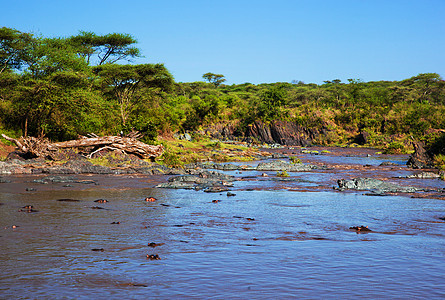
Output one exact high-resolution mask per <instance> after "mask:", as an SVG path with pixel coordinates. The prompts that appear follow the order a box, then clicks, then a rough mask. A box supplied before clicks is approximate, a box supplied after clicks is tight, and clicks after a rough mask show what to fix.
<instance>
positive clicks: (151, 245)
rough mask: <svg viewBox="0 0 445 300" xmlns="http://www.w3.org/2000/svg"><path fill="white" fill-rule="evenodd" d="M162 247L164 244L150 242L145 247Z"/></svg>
mask: <svg viewBox="0 0 445 300" xmlns="http://www.w3.org/2000/svg"><path fill="white" fill-rule="evenodd" d="M162 245H164V243H154V242H151V243H148V245H147V246H148V247H152V248H154V247H158V246H162Z"/></svg>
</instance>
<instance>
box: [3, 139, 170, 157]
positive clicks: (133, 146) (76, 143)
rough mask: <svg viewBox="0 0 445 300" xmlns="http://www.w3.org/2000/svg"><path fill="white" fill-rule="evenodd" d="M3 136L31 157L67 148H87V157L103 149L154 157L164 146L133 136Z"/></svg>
mask: <svg viewBox="0 0 445 300" xmlns="http://www.w3.org/2000/svg"><path fill="white" fill-rule="evenodd" d="M2 137H3V138H5V139H6V140H8V141H11V142H13V143H14V144H15V145H16V146H17V147H19V149H20V151H21V152H23V153H24V154H26V155H27V156H30V157H43V158H47V159H53V160H54V159H55V157H56V156H55V154H56V153H57V152H58V151H60V150H62V149H66V148H79V149H87V153H88V154H87V155H86V156H87V157H90V158H91V156H92V155H93V154H94V153H97V152H99V151H101V150H104V149H107V150H112V151H121V152H123V153H126V154H133V155H136V156H138V157H139V158H142V159H146V158H148V159H153V158H155V157H158V156H160V155H162V153H163V151H164V147H163V146H162V145H158V146H153V145H148V144H145V143H143V142H141V141H138V140H137V139H136V138H135V137H134V135H133V136H102V137H99V136H95V135H93V137H81V138H80V139H77V140H71V141H66V142H58V143H51V142H50V141H49V140H48V139H45V138H35V137H26V138H24V137H21V138H20V139H13V138H10V137H8V136H6V135H5V134H2Z"/></svg>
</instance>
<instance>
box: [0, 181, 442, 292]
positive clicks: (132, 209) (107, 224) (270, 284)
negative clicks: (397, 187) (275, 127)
mask: <svg viewBox="0 0 445 300" xmlns="http://www.w3.org/2000/svg"><path fill="white" fill-rule="evenodd" d="M302 177H304V176H303V175H302ZM115 180H119V179H115ZM314 181H315V180H314ZM299 182H300V183H301V184H304V182H302V181H299ZM237 184H240V183H239V182H237ZM241 184H243V183H242V182H241ZM268 184H269V185H274V184H286V182H284V183H283V182H277V181H268ZM116 185H119V183H118V182H116ZM235 192H236V196H235V197H227V196H226V194H207V193H204V192H201V191H199V192H198V191H187V190H165V189H152V188H143V187H141V183H140V182H139V183H137V184H136V185H135V186H134V187H133V188H128V189H101V186H100V185H99V186H92V187H89V188H88V189H86V190H81V189H78V190H66V189H62V190H61V189H59V190H50V189H48V190H38V191H37V192H32V193H21V194H17V193H14V194H12V193H1V194H0V203H3V205H0V230H1V231H0V245H1V256H0V269H1V274H0V298H4V299H7V298H18V297H19V298H79V297H81V298H82V297H83V298H92V297H95V298H97V297H99V298H144V299H146V298H168V299H172V298H212V297H213V298H218V299H221V298H230V299H246V298H263V299H270V298H281V299H283V298H342V297H346V298H352V297H357V298H359V297H360V298H426V297H428V298H442V297H444V296H445V287H444V284H443V276H444V275H445V271H444V270H445V257H444V256H445V239H444V237H445V221H443V220H441V219H440V218H442V217H445V202H444V201H441V200H434V199H411V198H408V197H400V196H388V197H366V196H363V195H361V194H358V193H357V194H352V193H338V192H334V191H325V192H290V191H285V190H275V191H274V190H268V191H265V190H262V191H246V190H236V191H235ZM147 196H153V197H155V198H157V201H156V202H145V201H144V199H145V197H147ZM63 198H65V199H66V198H69V199H78V200H81V201H79V202H69V201H57V199H63ZM96 199H107V200H109V202H108V203H95V202H94V200H96ZM212 200H219V201H218V202H217V203H214V202H212ZM25 205H33V206H34V208H35V209H36V210H38V211H39V212H36V213H26V212H19V211H18V210H19V209H20V208H21V207H22V206H25ZM94 206H100V207H102V208H104V209H93V208H92V207H94ZM113 222H115V223H117V222H119V224H111V223H113ZM13 225H15V226H18V227H16V228H12V226H13ZM360 225H366V226H369V228H370V229H372V230H373V231H372V232H370V233H367V234H357V233H356V232H354V231H352V230H350V229H349V227H351V226H360ZM152 242H153V243H159V244H161V243H163V244H162V245H160V246H157V247H149V246H148V244H149V243H152ZM92 249H96V250H101V249H103V251H92ZM150 254H158V255H159V256H160V258H161V260H148V259H147V257H146V256H147V255H150ZM98 295H100V296H98Z"/></svg>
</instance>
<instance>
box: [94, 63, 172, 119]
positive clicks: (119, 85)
mask: <svg viewBox="0 0 445 300" xmlns="http://www.w3.org/2000/svg"><path fill="white" fill-rule="evenodd" d="M94 72H95V73H96V74H97V75H99V76H100V78H101V79H103V81H104V84H105V88H109V90H110V92H111V93H112V94H113V96H114V98H115V99H116V100H117V102H118V104H119V112H120V118H121V121H122V126H123V127H125V126H126V122H127V120H128V118H129V116H130V115H131V113H132V112H133V111H134V109H135V108H136V106H137V105H138V104H139V103H140V101H142V99H143V96H144V95H143V94H142V93H141V89H142V88H143V87H145V88H159V89H161V90H168V89H169V88H170V87H171V85H172V84H173V77H172V75H171V74H170V73H169V72H168V70H167V69H166V68H165V67H164V65H163V64H142V65H112V64H106V65H102V66H97V67H95V68H94Z"/></svg>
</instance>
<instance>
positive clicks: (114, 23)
mask: <svg viewBox="0 0 445 300" xmlns="http://www.w3.org/2000/svg"><path fill="white" fill-rule="evenodd" d="M0 5H1V7H3V8H4V10H3V12H2V17H1V22H0V26H6V27H12V28H15V29H18V30H20V31H25V32H34V33H39V34H41V35H43V36H49V37H56V36H71V35H76V34H77V33H78V32H79V30H84V31H93V32H95V33H97V34H107V33H112V32H119V33H129V34H131V35H133V36H134V37H135V38H136V39H137V40H138V44H137V46H138V47H139V48H140V49H141V52H142V54H143V55H144V57H143V58H140V59H137V60H136V61H135V63H164V64H165V66H166V67H167V68H168V69H169V70H170V72H171V73H172V74H173V76H174V77H175V79H176V81H182V82H192V81H200V80H203V79H202V74H204V73H207V72H213V73H220V74H223V75H225V76H226V78H227V83H228V84H233V83H237V84H238V83H244V82H251V83H255V84H258V83H267V82H291V81H292V80H301V81H303V82H305V83H310V82H313V83H318V84H320V83H323V81H324V80H332V79H336V78H339V79H341V80H342V81H346V80H347V79H348V78H355V79H362V80H364V81H376V80H401V79H405V78H409V77H412V76H415V75H417V74H419V73H439V74H440V75H441V76H442V77H445V17H444V16H445V1H444V0H417V1H414V0H403V1H402V0H344V1H342V0H324V1H322V0H273V1H272V0H270V1H263V0H255V1H251V0H220V1H211V0H206V1H201V0H196V1H194V0H188V1H186V0H146V1H143V0H133V1H114V0H109V1H101V0H89V1H84V0H77V1H61V0H57V1H55V0H53V1H46V0H40V1H35V0H14V1H11V0H7V1H6V0H0ZM5 8H6V9H5ZM5 12H6V13H5Z"/></svg>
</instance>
